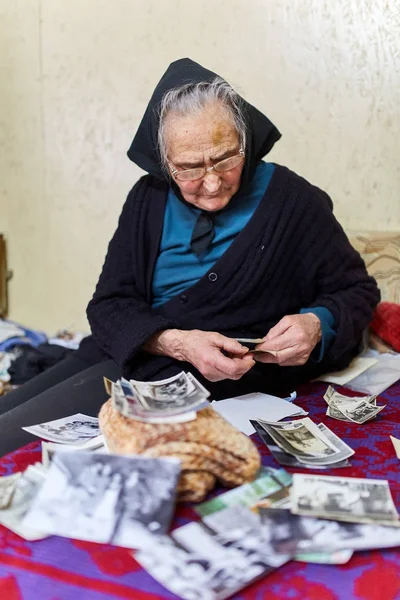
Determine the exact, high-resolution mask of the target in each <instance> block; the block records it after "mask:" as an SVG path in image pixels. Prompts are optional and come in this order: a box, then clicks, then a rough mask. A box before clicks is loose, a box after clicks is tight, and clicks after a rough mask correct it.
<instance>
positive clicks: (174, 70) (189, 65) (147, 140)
mask: <svg viewBox="0 0 400 600" xmlns="http://www.w3.org/2000/svg"><path fill="white" fill-rule="evenodd" d="M215 77H217V74H216V73H213V72H212V71H209V70H208V69H205V68H204V67H202V66H201V65H199V64H198V63H196V62H194V61H193V60H190V58H181V59H180V60H176V61H175V62H173V63H171V64H170V66H169V67H168V69H167V70H166V71H165V73H164V75H163V76H162V77H161V79H160V81H159V82H158V84H157V87H156V89H155V90H154V92H153V95H152V97H151V98H150V102H149V104H148V105H147V108H146V112H145V113H144V116H143V119H142V122H141V123H140V125H139V129H138V130H137V133H136V135H135V137H134V139H133V142H132V144H131V147H130V148H129V150H128V157H129V158H130V159H131V160H132V161H133V162H134V163H136V164H137V165H138V166H139V167H140V168H141V169H143V170H144V171H147V172H148V173H150V175H154V176H155V177H157V178H158V179H163V180H166V181H168V183H169V185H170V186H171V187H172V189H173V190H174V192H175V194H176V196H177V197H178V198H179V199H180V200H181V202H183V203H184V204H187V202H186V201H185V199H184V198H183V196H182V194H181V191H180V189H179V187H178V185H177V184H176V183H175V181H174V180H173V179H170V178H168V177H167V176H166V174H165V173H164V171H163V169H162V166H161V156H160V153H159V151H158V127H159V121H160V119H159V108H160V102H161V99H162V97H163V95H164V94H165V93H166V92H168V91H169V90H171V89H174V88H176V87H179V86H181V85H184V84H188V83H199V82H203V81H209V82H211V81H213V79H215ZM241 100H242V110H243V113H244V118H245V121H246V149H245V164H244V167H243V171H242V176H241V179H240V187H241V188H242V186H243V185H244V184H246V183H247V182H248V181H250V180H251V178H252V177H253V175H254V172H255V170H256V166H257V163H258V162H259V161H260V160H261V159H262V158H263V156H265V155H266V154H268V152H269V151H270V150H271V148H272V146H273V145H274V144H275V142H276V141H277V140H279V138H280V137H281V134H280V133H279V131H278V130H277V128H276V127H275V125H273V123H271V121H270V120H269V119H267V117H266V116H265V115H263V114H262V113H261V112H260V111H259V110H257V109H256V108H254V106H252V105H251V104H249V103H248V102H246V101H245V100H244V99H243V98H242V99H241ZM189 206H190V205H189ZM192 208H193V207H192ZM214 217H215V213H213V212H207V211H201V213H200V215H199V216H198V219H197V222H196V224H195V227H194V229H193V232H192V237H191V241H190V247H191V248H192V250H193V252H195V253H196V254H197V256H201V255H202V254H203V252H204V251H205V250H207V248H208V247H209V246H210V244H211V242H212V240H213V239H214V235H215V228H214Z"/></svg>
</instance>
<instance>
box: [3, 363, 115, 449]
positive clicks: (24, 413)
mask: <svg viewBox="0 0 400 600" xmlns="http://www.w3.org/2000/svg"><path fill="white" fill-rule="evenodd" d="M104 376H105V377H108V378H110V379H112V380H116V379H118V377H120V370H119V368H118V366H117V365H116V364H115V362H114V361H112V360H108V361H104V362H101V363H98V364H96V365H93V366H89V365H88V364H87V363H86V362H85V361H83V360H81V359H78V358H77V357H76V353H72V355H70V356H69V357H68V358H66V359H65V360H63V361H61V362H60V363H58V364H57V365H55V366H54V367H51V368H50V369H48V370H47V371H45V372H44V373H41V374H40V375H38V376H37V377H34V378H33V379H32V380H31V381H28V382H27V383H25V384H24V385H22V386H21V387H19V388H18V389H16V390H14V391H12V392H9V393H8V394H7V395H6V396H2V397H1V398H0V431H1V435H0V457H1V456H3V455H4V454H7V453H8V452H12V451H13V450H16V449H17V448H20V447H21V446H23V445H25V444H28V443H29V442H32V441H34V440H37V439H38V438H37V437H35V436H33V435H31V434H30V433H28V432H26V431H23V429H21V428H22V427H23V426H26V425H35V424H37V423H43V422H45V421H51V420H54V419H60V418H62V417H66V416H67V415H73V414H75V413H78V412H80V413H83V414H87V415H91V416H93V417H97V415H98V413H99V410H100V407H101V405H102V404H103V402H105V401H106V400H107V394H106V392H105V389H104V384H103V377H104Z"/></svg>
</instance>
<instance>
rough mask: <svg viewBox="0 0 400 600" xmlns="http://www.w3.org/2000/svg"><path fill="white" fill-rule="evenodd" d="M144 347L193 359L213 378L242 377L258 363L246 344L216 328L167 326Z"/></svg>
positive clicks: (184, 359)
mask: <svg viewBox="0 0 400 600" xmlns="http://www.w3.org/2000/svg"><path fill="white" fill-rule="evenodd" d="M144 349H145V350H147V351H148V352H151V353H152V354H161V355H164V356H172V357H173V358H176V359H177V360H182V361H186V362H189V363H191V364H192V365H193V366H194V367H196V369H197V370H198V371H199V372H200V373H201V374H202V375H203V376H204V377H205V378H206V379H208V380H209V381H222V380H223V379H240V378H241V377H242V376H243V375H244V374H245V373H247V371H249V370H250V369H251V368H252V367H253V366H254V364H255V362H254V358H253V356H252V355H251V354H250V353H249V351H248V349H247V348H246V347H244V346H242V345H241V344H240V343H239V342H237V341H236V340H233V339H231V338H228V337H226V336H224V335H221V334H220V333H216V332H213V331H200V330H198V329H193V330H191V331H182V330H179V329H167V330H165V331H162V332H161V333H157V334H155V335H153V336H152V337H151V338H150V339H149V340H148V341H147V342H146V343H145V344H144Z"/></svg>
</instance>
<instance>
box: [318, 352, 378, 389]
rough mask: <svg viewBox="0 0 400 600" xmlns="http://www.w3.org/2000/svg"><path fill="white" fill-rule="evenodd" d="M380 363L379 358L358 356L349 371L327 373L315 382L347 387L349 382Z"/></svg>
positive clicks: (348, 368) (350, 365)
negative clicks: (326, 382) (327, 382)
mask: <svg viewBox="0 0 400 600" xmlns="http://www.w3.org/2000/svg"><path fill="white" fill-rule="evenodd" d="M377 362H378V359H377V358H366V357H364V356H356V357H355V358H354V359H353V360H352V361H351V363H350V364H349V366H348V367H347V369H343V370H342V371H333V372H332V373H325V375H320V376H319V377H317V379H315V380H314V381H329V383H337V384H338V385H346V383H348V382H349V381H352V380H353V379H354V378H355V377H358V376H359V375H361V373H364V371H366V370H367V369H370V368H371V367H372V366H373V365H376V363H377Z"/></svg>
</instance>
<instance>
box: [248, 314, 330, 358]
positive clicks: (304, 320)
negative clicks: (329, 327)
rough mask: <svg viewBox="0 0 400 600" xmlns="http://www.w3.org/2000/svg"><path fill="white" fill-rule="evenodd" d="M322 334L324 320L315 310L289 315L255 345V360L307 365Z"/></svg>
mask: <svg viewBox="0 0 400 600" xmlns="http://www.w3.org/2000/svg"><path fill="white" fill-rule="evenodd" d="M321 337H322V331H321V321H320V320H319V319H318V317H317V316H316V315H315V314H314V313H305V314H303V315H287V316H286V317H283V319H281V320H280V321H279V322H278V323H277V324H276V325H275V327H272V329H270V330H269V332H268V335H266V336H265V338H264V341H263V342H262V343H261V344H258V346H256V348H255V350H257V353H256V354H255V355H254V359H255V360H256V361H258V362H263V363H277V364H279V365H281V366H282V367H293V366H298V365H304V364H305V363H306V362H307V360H308V358H309V356H310V354H311V352H312V351H313V349H314V348H315V346H316V345H317V344H318V342H319V341H320V340H321ZM269 352H273V354H268V353H269Z"/></svg>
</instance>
